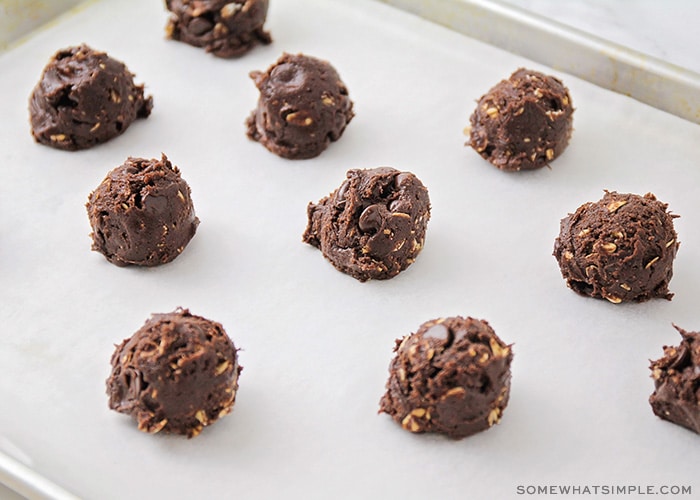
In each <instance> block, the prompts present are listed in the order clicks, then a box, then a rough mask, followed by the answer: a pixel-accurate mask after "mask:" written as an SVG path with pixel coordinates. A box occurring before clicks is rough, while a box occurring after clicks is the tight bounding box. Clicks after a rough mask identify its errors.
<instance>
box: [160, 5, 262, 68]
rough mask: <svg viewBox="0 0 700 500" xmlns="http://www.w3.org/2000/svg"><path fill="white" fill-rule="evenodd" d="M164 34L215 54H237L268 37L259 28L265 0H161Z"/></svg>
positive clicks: (232, 55) (219, 55) (243, 52)
mask: <svg viewBox="0 0 700 500" xmlns="http://www.w3.org/2000/svg"><path fill="white" fill-rule="evenodd" d="M165 6H166V7H167V9H168V10H169V11H170V12H171V15H170V19H169V20H168V24H167V26H166V28H165V32H166V35H167V36H168V38H171V39H173V40H178V41H181V42H185V43H188V44H190V45H193V46H195V47H204V50H206V51H207V52H210V53H212V54H214V55H215V56H218V57H223V58H233V57H239V56H242V55H243V54H245V53H246V52H248V51H249V50H250V49H252V48H253V47H254V46H255V45H257V44H268V43H270V42H271V41H272V38H271V37H270V34H269V33H268V32H266V31H265V30H264V29H263V25H264V24H265V19H266V18H267V7H268V0H165Z"/></svg>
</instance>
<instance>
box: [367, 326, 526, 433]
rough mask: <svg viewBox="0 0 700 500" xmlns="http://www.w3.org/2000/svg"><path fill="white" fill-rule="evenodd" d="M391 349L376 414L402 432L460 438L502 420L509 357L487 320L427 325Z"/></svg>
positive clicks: (508, 385)
mask: <svg viewBox="0 0 700 500" xmlns="http://www.w3.org/2000/svg"><path fill="white" fill-rule="evenodd" d="M394 351H395V352H396V356H395V357H394V359H393V360H392V361H391V365H390V366H389V380H388V381H387V384H386V389H387V390H386V394H384V396H383V397H382V399H381V401H380V409H379V411H380V413H381V412H384V413H387V414H389V415H390V416H391V417H392V418H393V419H394V420H396V421H397V422H398V423H400V424H401V427H403V428H404V429H406V430H408V431H411V432H416V433H422V432H437V433H441V434H445V435H447V436H449V437H451V438H455V439H461V438H464V437H467V436H470V435H472V434H476V433H477V432H481V431H483V430H486V429H488V428H489V427H491V426H492V425H494V424H496V423H498V422H499V421H500V420H501V416H502V415H503V410H504V409H505V407H506V405H507V404H508V397H509V395H510V379H511V373H510V364H511V361H512V359H513V353H512V350H511V346H510V345H506V344H505V343H504V342H503V341H502V340H501V339H500V338H498V336H497V335H496V333H495V332H494V331H493V329H492V328H491V327H490V326H489V324H488V323H487V322H486V321H483V320H478V319H474V318H462V317H460V316H456V317H452V318H442V319H436V320H432V321H427V322H425V323H423V324H422V325H421V326H420V328H419V329H418V331H417V332H416V333H413V334H411V335H409V336H407V337H404V338H403V339H399V340H397V341H396V347H395V348H394Z"/></svg>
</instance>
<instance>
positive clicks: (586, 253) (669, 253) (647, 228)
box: [554, 191, 679, 304]
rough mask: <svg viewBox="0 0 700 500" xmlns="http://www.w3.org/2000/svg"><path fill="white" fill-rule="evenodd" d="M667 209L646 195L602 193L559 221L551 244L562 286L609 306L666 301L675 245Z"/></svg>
mask: <svg viewBox="0 0 700 500" xmlns="http://www.w3.org/2000/svg"><path fill="white" fill-rule="evenodd" d="M667 207H668V205H666V204H665V203H661V202H660V201H658V200H657V199H656V197H655V196H654V195H653V194H651V193H647V194H645V195H644V196H639V195H637V194H621V193H617V192H615V191H611V192H608V191H606V192H605V196H603V198H602V199H601V200H600V201H597V202H595V203H585V204H583V205H581V206H580V207H579V208H578V210H576V212H575V213H573V214H569V215H568V216H567V217H565V218H564V219H562V221H561V224H560V232H559V236H558V237H557V238H556V240H555V242H554V257H556V259H557V262H559V267H560V268H561V273H562V276H563V277H564V279H565V280H566V283H567V285H568V286H569V287H570V288H571V289H572V290H574V291H575V292H577V293H579V294H581V295H585V296H589V297H597V298H605V299H607V300H609V301H610V302H612V303H614V304H618V303H620V302H631V301H634V302H643V301H645V300H649V299H653V298H665V299H669V300H670V299H671V297H672V296H673V294H672V293H669V291H668V283H669V281H671V277H672V276H673V259H674V258H675V257H676V252H677V251H678V247H679V243H678V239H677V236H676V231H675V230H674V228H673V219H674V218H675V217H677V216H676V215H671V214H670V213H669V212H667V211H666V209H667Z"/></svg>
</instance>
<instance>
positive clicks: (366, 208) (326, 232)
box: [303, 167, 430, 281]
mask: <svg viewBox="0 0 700 500" xmlns="http://www.w3.org/2000/svg"><path fill="white" fill-rule="evenodd" d="M307 216H308V225H307V227H306V231H305V232H304V235H303V241H304V242H305V243H308V244H310V245H313V246H315V247H316V248H318V249H319V250H321V252H322V253H323V255H324V257H326V258H327V259H328V260H329V261H330V262H331V264H333V265H334V266H335V267H336V269H338V270H339V271H342V272H344V273H346V274H349V275H350V276H352V277H353V278H356V279H358V280H360V281H367V280H370V279H380V280H381V279H389V278H392V277H394V276H396V275H397V274H399V273H400V272H401V271H403V270H404V269H406V268H407V267H408V266H410V265H411V264H412V263H413V262H414V261H415V259H416V256H417V255H418V253H419V252H420V251H421V249H422V248H423V243H424V241H425V231H426V228H427V225H428V219H430V199H429V197H428V190H427V189H426V188H425V186H423V184H422V183H421V181H420V180H419V179H418V178H417V177H416V176H415V175H413V174H412V173H410V172H400V171H398V170H396V169H393V168H390V167H379V168H372V169H366V170H349V171H348V172H347V179H346V180H345V181H344V182H343V183H342V184H341V185H340V187H339V188H338V189H336V190H335V191H333V192H332V193H331V194H330V195H329V196H326V197H325V198H322V199H321V200H320V201H319V202H318V203H317V204H314V203H309V205H308V208H307Z"/></svg>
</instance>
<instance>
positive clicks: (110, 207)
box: [86, 155, 199, 266]
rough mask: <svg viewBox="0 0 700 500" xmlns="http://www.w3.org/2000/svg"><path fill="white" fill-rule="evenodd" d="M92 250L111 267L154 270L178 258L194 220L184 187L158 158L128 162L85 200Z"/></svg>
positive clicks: (177, 173) (177, 174)
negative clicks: (129, 266) (113, 265)
mask: <svg viewBox="0 0 700 500" xmlns="http://www.w3.org/2000/svg"><path fill="white" fill-rule="evenodd" d="M86 207H87V212H88V217H89V219H90V226H92V235H91V236H92V249H93V250H96V251H98V252H100V253H102V254H103V255H104V256H105V257H106V258H107V260H108V261H110V262H111V263H112V264H116V265H117V266H126V265H129V264H135V265H139V266H157V265H159V264H165V263H166V262H170V261H172V260H173V259H175V257H177V256H178V255H180V253H182V251H183V250H184V249H185V247H186V246H187V244H188V243H189V242H190V240H191V239H192V237H193V236H194V234H195V232H196V231H197V225H198V224H199V219H198V218H197V217H196V216H195V213H194V206H193V205H192V199H191V198H190V187H189V186H188V184H187V182H185V180H184V179H183V178H182V177H180V171H179V170H178V168H177V167H175V166H173V165H172V163H170V161H169V160H168V158H167V157H166V156H165V155H163V156H162V158H161V159H160V160H157V159H152V160H147V159H144V158H131V157H130V158H128V159H127V160H126V162H125V163H124V164H123V165H121V166H119V167H117V168H115V169H114V170H112V171H111V172H110V173H109V174H107V177H105V179H104V180H103V181H102V183H101V184H100V185H99V186H98V187H97V189H95V190H94V191H93V192H92V193H90V196H89V198H88V202H87V205H86Z"/></svg>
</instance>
